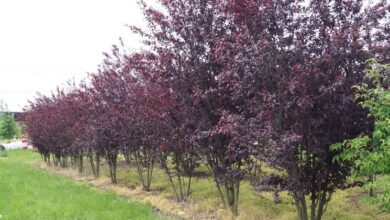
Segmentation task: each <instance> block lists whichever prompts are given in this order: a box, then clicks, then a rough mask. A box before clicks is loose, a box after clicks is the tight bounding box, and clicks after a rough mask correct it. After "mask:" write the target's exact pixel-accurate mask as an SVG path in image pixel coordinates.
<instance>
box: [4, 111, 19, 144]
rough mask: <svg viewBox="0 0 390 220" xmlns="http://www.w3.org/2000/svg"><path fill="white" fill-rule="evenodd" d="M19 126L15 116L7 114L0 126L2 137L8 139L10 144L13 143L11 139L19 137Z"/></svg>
mask: <svg viewBox="0 0 390 220" xmlns="http://www.w3.org/2000/svg"><path fill="white" fill-rule="evenodd" d="M17 132H18V130H17V124H16V121H15V118H14V116H13V114H9V113H7V114H5V116H3V120H2V121H1V124H0V135H1V136H2V137H3V138H4V139H7V140H8V142H10V141H11V139H12V138H13V137H14V136H15V135H17Z"/></svg>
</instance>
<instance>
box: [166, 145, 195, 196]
mask: <svg viewBox="0 0 390 220" xmlns="http://www.w3.org/2000/svg"><path fill="white" fill-rule="evenodd" d="M184 154H185V153H182V152H181V151H180V150H179V151H178V152H176V153H174V155H172V157H173V158H169V156H168V155H161V158H160V159H161V160H160V161H161V167H162V168H163V170H164V172H165V174H166V175H167V177H168V180H169V182H170V184H171V186H172V188H173V191H174V193H175V195H176V199H177V201H179V202H181V201H184V200H186V199H187V198H188V196H189V195H190V193H191V180H192V175H193V172H194V169H195V165H196V164H193V161H192V160H190V161H185V157H184ZM190 157H191V155H190ZM169 159H173V163H174V170H173V171H172V170H171V169H170V168H169V166H168V161H169ZM187 162H188V163H187ZM175 177H176V181H175ZM186 179H187V180H186Z"/></svg>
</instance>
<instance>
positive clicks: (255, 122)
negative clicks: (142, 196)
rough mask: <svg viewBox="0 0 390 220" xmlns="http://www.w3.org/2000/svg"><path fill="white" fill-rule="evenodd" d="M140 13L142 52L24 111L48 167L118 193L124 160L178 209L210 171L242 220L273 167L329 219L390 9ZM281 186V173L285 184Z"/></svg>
mask: <svg viewBox="0 0 390 220" xmlns="http://www.w3.org/2000/svg"><path fill="white" fill-rule="evenodd" d="M159 2H160V4H161V6H162V7H159V8H160V10H157V9H155V8H153V7H151V6H150V5H148V4H147V3H146V2H145V1H140V7H141V9H142V10H143V12H144V15H145V18H146V21H147V28H146V29H142V28H140V27H133V26H131V27H130V29H131V31H132V32H133V33H136V34H139V35H140V36H141V37H142V38H143V41H142V42H143V44H144V45H145V48H146V49H144V50H143V51H141V52H136V53H127V52H125V51H124V50H122V49H121V48H123V45H122V47H116V46H114V47H113V50H112V52H111V53H110V54H106V58H105V60H104V61H103V63H102V65H101V66H100V68H99V69H98V71H97V72H96V73H95V74H91V76H90V77H89V78H88V79H87V80H86V83H82V84H81V85H79V86H75V85H72V86H69V88H67V89H66V90H60V89H58V90H57V91H56V92H55V93H53V95H52V96H51V97H46V96H40V97H38V98H37V99H36V100H34V101H32V102H31V104H30V105H29V107H27V111H28V117H27V120H26V124H27V131H28V133H29V136H30V137H31V139H32V141H33V144H34V145H35V146H36V147H37V148H38V149H39V152H40V153H41V154H42V156H43V158H44V159H45V160H46V161H47V162H48V163H50V160H51V159H50V158H51V156H50V155H52V158H53V159H52V162H53V163H54V164H61V165H62V166H66V161H68V159H67V158H68V157H70V158H72V160H71V161H73V163H75V164H79V168H80V172H81V171H82V169H83V167H82V166H83V157H86V158H88V160H89V161H90V164H91V167H92V169H93V173H94V174H95V176H96V177H97V176H99V160H101V159H102V158H105V159H106V161H107V163H108V165H109V167H110V175H111V180H112V182H113V183H116V164H117V158H118V155H119V154H123V155H124V156H125V158H126V160H128V161H129V160H134V163H135V164H136V168H137V172H138V175H139V179H140V182H141V183H142V186H143V189H144V190H146V191H148V190H150V187H151V182H152V176H153V168H154V167H155V166H156V165H157V164H158V165H160V166H161V168H162V169H163V170H164V171H165V173H166V174H167V176H168V179H169V181H170V183H171V185H172V187H173V189H174V192H175V194H176V197H177V199H178V200H179V201H182V200H185V199H186V198H187V197H188V196H189V195H190V192H191V189H190V186H191V177H192V176H193V174H194V170H195V169H196V167H197V166H198V165H199V164H200V163H203V164H204V165H206V166H207V167H209V170H210V173H211V176H212V178H213V180H214V182H215V184H216V187H217V190H218V192H219V194H220V197H221V200H222V202H223V204H224V206H225V208H227V209H230V210H231V211H232V212H233V213H234V214H237V213H238V200H239V194H240V193H239V192H240V182H241V181H242V180H243V178H244V177H245V175H248V173H250V172H251V171H252V170H253V169H254V168H255V167H257V165H258V164H257V161H262V162H263V163H266V164H267V165H268V166H270V167H273V168H275V169H279V170H283V171H284V172H281V173H283V175H277V174H273V175H271V176H266V177H264V176H263V177H262V178H261V179H260V180H259V181H256V182H254V184H262V185H263V184H266V185H269V186H271V187H267V189H272V190H274V191H275V196H276V197H278V192H279V191H283V190H286V191H288V192H289V194H290V195H291V196H292V198H293V199H294V201H295V205H296V208H297V211H298V215H299V218H300V219H305V220H306V219H313V220H315V219H321V217H322V216H323V213H324V212H325V209H326V206H327V204H328V202H329V200H330V198H331V195H332V193H333V192H334V191H335V190H336V189H340V188H341V189H342V188H345V187H347V186H349V185H351V184H349V183H348V182H347V177H348V176H349V175H350V171H351V167H350V166H351V164H349V163H342V164H340V163H333V162H332V158H333V157H334V156H335V155H337V154H338V153H339V152H338V151H332V150H331V149H330V146H331V145H332V144H334V143H337V142H340V141H342V140H345V139H351V138H353V137H356V136H358V135H360V134H364V133H366V132H368V131H370V129H371V127H372V122H371V121H369V120H368V119H367V112H366V111H365V110H364V109H362V108H361V107H359V106H358V105H356V103H355V101H354V91H353V89H352V88H351V87H352V86H353V85H355V84H358V83H361V82H363V81H364V73H363V69H364V61H365V60H366V59H368V58H370V57H378V58H379V59H381V60H383V61H388V60H389V59H390V46H389V45H390V30H389V25H390V19H389V10H390V6H389V4H388V3H386V1H379V3H377V4H374V5H368V6H364V5H365V4H364V1H362V0H355V1H317V0H315V1H314V0H313V1H304V0H275V1H270V0H230V1H223V0H194V1H182V0H160V1H159ZM278 173H280V172H278Z"/></svg>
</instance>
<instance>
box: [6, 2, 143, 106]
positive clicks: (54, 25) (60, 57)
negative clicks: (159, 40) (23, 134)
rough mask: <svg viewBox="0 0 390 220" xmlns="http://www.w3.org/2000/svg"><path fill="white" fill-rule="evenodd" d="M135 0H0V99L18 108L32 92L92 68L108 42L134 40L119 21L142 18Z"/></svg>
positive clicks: (43, 90)
mask: <svg viewBox="0 0 390 220" xmlns="http://www.w3.org/2000/svg"><path fill="white" fill-rule="evenodd" d="M136 2H137V1H136V0H61V1H60V0H1V1H0V99H2V100H4V102H5V103H7V104H8V107H9V109H10V110H12V111H21V110H22V109H23V107H24V106H25V105H26V104H27V100H28V99H32V98H33V97H34V96H35V95H36V92H41V93H42V94H50V91H52V90H54V89H55V88H56V87H57V86H61V85H64V84H65V83H66V82H67V81H68V80H69V79H75V80H76V81H79V80H80V79H82V78H84V77H86V75H87V72H94V71H95V70H96V69H97V66H98V65H99V64H100V62H101V61H102V59H103V55H102V52H108V51H110V49H111V45H112V44H117V43H118V42H119V40H118V39H119V37H122V38H123V39H124V40H125V43H126V46H127V47H128V48H139V45H140V44H139V40H138V38H137V37H136V36H133V35H132V34H131V33H130V31H129V30H128V28H127V27H126V26H125V24H131V25H142V24H143V23H144V22H143V21H144V20H143V16H142V13H141V11H140V10H139V6H138V4H137V3H136Z"/></svg>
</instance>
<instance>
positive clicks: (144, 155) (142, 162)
mask: <svg viewBox="0 0 390 220" xmlns="http://www.w3.org/2000/svg"><path fill="white" fill-rule="evenodd" d="M133 154H134V159H135V163H136V167H137V173H138V176H139V179H140V181H141V184H142V189H143V190H144V191H150V185H151V182H152V174H153V167H154V162H155V159H156V151H155V149H152V148H150V147H146V148H141V149H139V150H137V151H135V152H134V153H133Z"/></svg>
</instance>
